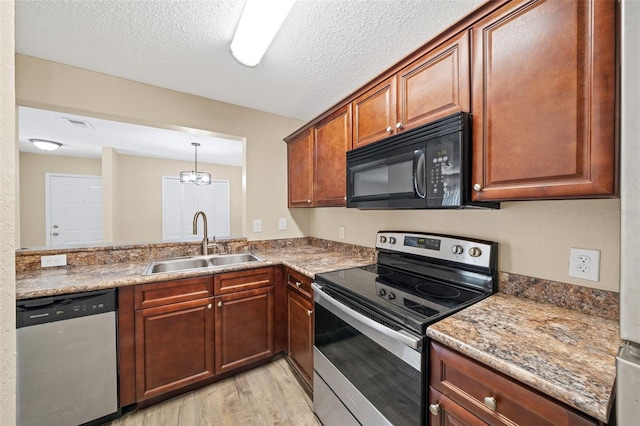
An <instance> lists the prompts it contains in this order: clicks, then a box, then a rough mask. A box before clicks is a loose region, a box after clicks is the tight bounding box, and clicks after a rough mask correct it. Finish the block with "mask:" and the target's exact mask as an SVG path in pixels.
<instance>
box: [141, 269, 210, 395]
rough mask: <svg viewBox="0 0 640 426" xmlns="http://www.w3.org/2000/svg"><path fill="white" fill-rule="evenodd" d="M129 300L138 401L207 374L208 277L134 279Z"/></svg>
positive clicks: (208, 335)
mask: <svg viewBox="0 0 640 426" xmlns="http://www.w3.org/2000/svg"><path fill="white" fill-rule="evenodd" d="M189 299H191V300H189ZM176 300H181V301H180V302H178V303H172V302H174V301H176ZM135 303H136V312H135V368H136V399H137V400H138V401H143V400H146V399H149V398H153V397H156V396H159V395H162V394H164V393H167V392H170V391H173V390H176V389H179V388H181V387H183V386H187V385H190V384H193V383H196V382H199V381H201V380H205V379H208V378H210V377H213V375H214V362H213V360H214V358H213V355H214V352H213V351H214V347H213V321H214V313H213V309H212V308H213V280H212V278H211V277H203V278H195V279H185V280H177V281H172V282H168V283H157V284H156V283H154V284H144V285H140V286H138V287H137V288H136V290H135ZM144 306H149V307H146V308H144Z"/></svg>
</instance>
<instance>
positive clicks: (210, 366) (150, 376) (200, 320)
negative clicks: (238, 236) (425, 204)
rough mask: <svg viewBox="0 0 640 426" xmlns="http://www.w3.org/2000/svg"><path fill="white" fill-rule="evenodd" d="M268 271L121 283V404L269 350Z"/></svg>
mask: <svg viewBox="0 0 640 426" xmlns="http://www.w3.org/2000/svg"><path fill="white" fill-rule="evenodd" d="M273 276H274V274H273V268H272V267H268V268H257V269H253V270H243V271H238V272H230V273H225V274H219V275H215V276H205V277H196V278H187V279H180V280H171V281H164V282H155V283H149V284H141V285H137V286H131V287H122V288H120V289H119V290H118V303H119V306H118V310H119V312H118V339H119V370H120V392H119V396H120V404H121V405H122V406H126V405H131V404H133V403H144V405H149V404H152V403H155V402H157V401H159V400H162V399H164V398H167V397H169V396H173V395H175V394H177V393H180V392H182V390H183V389H192V388H194V387H197V386H199V385H200V384H207V383H210V382H212V381H214V380H216V377H217V376H220V377H224V376H222V375H223V374H227V375H228V374H233V370H235V369H239V368H241V367H246V366H247V365H250V364H252V363H255V362H257V361H260V360H264V359H268V358H270V357H271V356H272V355H273V354H274V280H273ZM214 289H215V290H214Z"/></svg>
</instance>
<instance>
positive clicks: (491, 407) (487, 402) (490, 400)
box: [484, 396, 498, 411]
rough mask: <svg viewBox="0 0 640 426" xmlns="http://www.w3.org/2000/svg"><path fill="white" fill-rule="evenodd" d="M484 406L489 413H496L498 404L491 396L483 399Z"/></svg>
mask: <svg viewBox="0 0 640 426" xmlns="http://www.w3.org/2000/svg"><path fill="white" fill-rule="evenodd" d="M484 405H486V406H487V408H488V409H489V410H491V411H496V409H497V408H498V403H497V402H496V399H495V398H494V397H492V396H485V397H484Z"/></svg>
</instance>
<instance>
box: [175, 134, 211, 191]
mask: <svg viewBox="0 0 640 426" xmlns="http://www.w3.org/2000/svg"><path fill="white" fill-rule="evenodd" d="M191 145H193V147H194V148H195V149H196V160H195V170H191V171H185V172H180V182H182V183H195V184H196V185H209V184H211V173H207V172H199V171H198V147H199V146H200V144H199V143H197V142H191Z"/></svg>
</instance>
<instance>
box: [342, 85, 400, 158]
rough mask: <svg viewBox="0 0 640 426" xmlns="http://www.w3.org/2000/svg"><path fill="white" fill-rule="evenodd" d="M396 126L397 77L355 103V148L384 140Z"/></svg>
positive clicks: (360, 97)
mask: <svg viewBox="0 0 640 426" xmlns="http://www.w3.org/2000/svg"><path fill="white" fill-rule="evenodd" d="M395 126H396V77H395V76H393V77H390V78H388V79H387V80H385V81H383V82H382V83H380V84H378V85H377V86H375V87H374V88H372V89H370V90H368V91H367V92H365V93H364V94H362V95H360V96H359V97H358V98H357V99H355V100H354V101H353V148H354V149H355V148H359V147H361V146H364V145H367V144H370V143H372V142H375V141H378V140H380V139H384V138H386V137H387V136H390V135H392V134H393V133H394V131H395Z"/></svg>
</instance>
